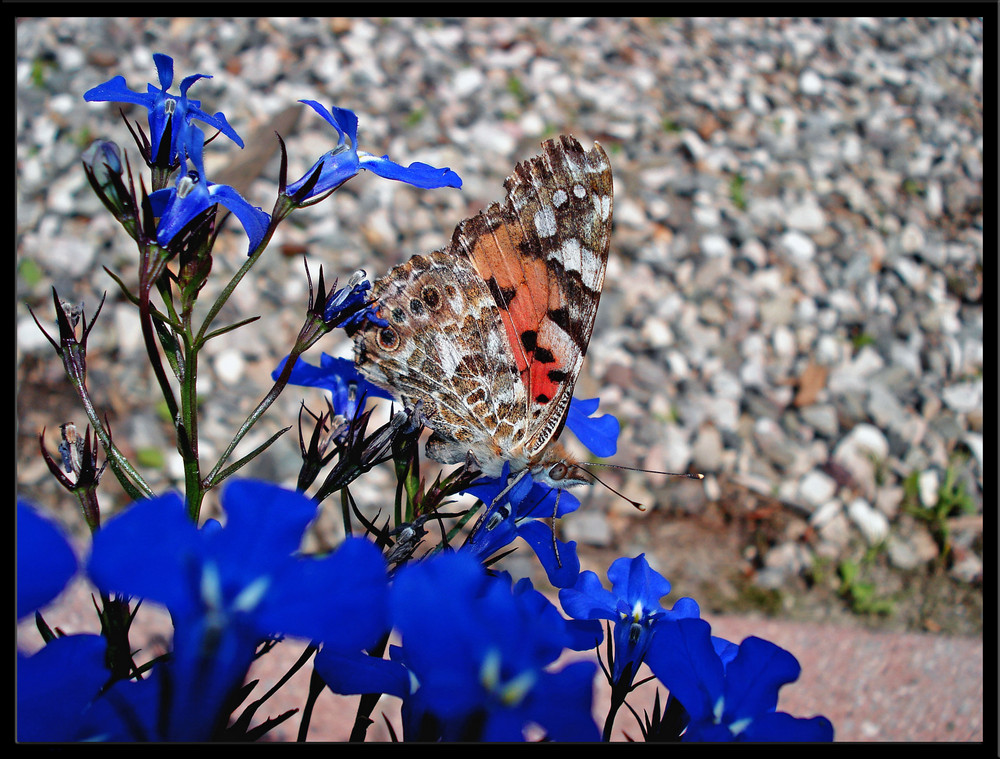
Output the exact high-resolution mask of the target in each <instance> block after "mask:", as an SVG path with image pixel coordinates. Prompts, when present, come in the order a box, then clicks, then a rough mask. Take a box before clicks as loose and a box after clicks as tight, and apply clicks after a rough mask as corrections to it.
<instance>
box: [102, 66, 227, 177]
mask: <svg viewBox="0 0 1000 759" xmlns="http://www.w3.org/2000/svg"><path fill="white" fill-rule="evenodd" d="M153 62H154V63H155V64H156V73H157V76H158V78H159V80H160V86H159V88H156V87H155V86H154V85H152V84H148V85H147V86H146V92H144V93H143V92H133V91H132V90H130V89H129V88H128V87H127V86H126V84H125V77H123V76H116V77H114V78H113V79H110V80H108V81H107V82H105V83H104V84H99V85H98V86H96V87H94V88H92V89H90V90H87V92H86V93H85V94H84V96H83V99H84V100H86V101H88V102H105V101H107V102H112V103H135V104H136V105H141V106H142V107H144V108H145V109H146V110H148V111H149V131H150V153H151V156H150V159H151V161H154V162H157V159H158V157H159V156H160V151H161V142H162V141H163V138H164V135H166V134H167V132H168V128H169V134H170V151H169V153H168V154H167V156H166V159H165V160H164V161H162V163H161V165H164V166H173V165H176V164H177V163H179V162H180V161H182V160H183V159H184V146H185V141H186V132H187V129H188V126H189V125H190V123H191V121H192V120H197V121H201V122H202V123H204V124H208V125H209V126H210V127H213V128H214V129H217V130H219V131H220V132H222V133H223V134H224V135H226V136H227V137H228V138H229V139H231V140H232V141H233V142H235V143H236V144H237V145H239V146H240V147H241V148H242V147H243V140H242V139H240V136H239V135H238V134H237V133H236V130H234V129H233V128H232V127H231V126H230V125H229V122H228V121H226V117H225V115H223V114H222V113H217V114H215V115H214V116H211V115H209V114H207V113H205V112H204V111H203V110H201V107H200V106H201V101H199V100H190V99H188V96H187V93H188V90H189V89H190V88H191V85H192V84H194V83H195V82H196V81H198V80H199V79H211V78H212V77H211V76H209V75H208V74H192V75H191V76H189V77H185V78H184V80H183V81H181V87H180V89H181V94H180V97H178V96H177V95H171V94H170V93H168V92H167V90H169V89H170V85H171V84H173V81H174V60H173V58H171V57H170V56H168V55H163V54H162V53H154V54H153Z"/></svg>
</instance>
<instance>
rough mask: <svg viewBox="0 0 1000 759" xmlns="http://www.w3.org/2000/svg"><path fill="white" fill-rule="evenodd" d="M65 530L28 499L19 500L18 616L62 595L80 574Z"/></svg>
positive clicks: (28, 612)
mask: <svg viewBox="0 0 1000 759" xmlns="http://www.w3.org/2000/svg"><path fill="white" fill-rule="evenodd" d="M76 568H77V562H76V555H75V554H74V553H73V549H72V548H71V547H70V545H69V543H68V542H67V541H66V537H65V536H64V535H63V533H62V531H61V530H60V529H59V528H58V527H57V526H56V525H55V524H53V523H52V522H51V521H49V520H48V519H46V518H45V517H43V516H42V515H41V514H39V513H38V512H37V511H35V509H34V508H33V507H32V506H30V505H29V504H27V503H25V502H24V501H18V502H17V618H18V619H21V618H23V617H26V616H27V615H29V614H31V613H32V612H34V611H35V610H36V609H40V608H42V607H43V606H45V605H46V604H47V603H49V602H50V601H51V600H52V599H54V598H55V597H56V596H58V595H59V594H60V593H61V592H62V590H63V588H65V587H66V584H67V583H68V582H69V581H70V580H71V579H72V577H73V575H75V574H76Z"/></svg>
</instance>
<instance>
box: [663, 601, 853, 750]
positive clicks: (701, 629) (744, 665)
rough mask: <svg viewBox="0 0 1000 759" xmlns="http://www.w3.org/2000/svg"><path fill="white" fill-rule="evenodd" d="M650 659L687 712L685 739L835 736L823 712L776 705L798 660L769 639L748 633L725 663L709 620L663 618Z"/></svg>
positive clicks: (792, 677)
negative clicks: (797, 713)
mask: <svg viewBox="0 0 1000 759" xmlns="http://www.w3.org/2000/svg"><path fill="white" fill-rule="evenodd" d="M722 648H723V650H725V649H726V648H727V646H722ZM646 663H647V664H648V665H649V668H650V669H651V670H652V671H653V674H655V675H656V676H657V678H658V679H659V680H660V681H661V682H662V683H663V684H664V685H665V686H666V687H667V688H668V689H669V691H670V695H671V697H673V698H676V699H677V700H678V701H679V702H680V703H681V705H682V706H683V707H684V709H685V711H686V712H687V714H688V717H689V721H688V725H687V729H686V730H685V732H684V735H683V739H684V740H685V741H713V742H717V741H753V742H761V741H832V740H833V725H831V724H830V721H829V720H828V719H826V717H812V718H810V719H803V718H797V717H792V716H791V715H789V714H785V713H784V712H778V711H776V708H777V705H778V689H779V688H781V686H782V685H784V684H786V683H790V682H794V681H795V680H796V679H798V676H799V672H800V667H799V663H798V661H796V659H795V657H794V656H792V655H791V654H790V653H789V652H788V651H785V650H784V649H782V648H780V647H778V646H776V645H775V644H773V643H771V642H769V641H766V640H761V639H760V638H754V637H750V638H747V639H746V640H744V641H743V643H741V644H740V646H739V648H738V650H737V652H736V655H735V657H733V658H732V659H731V660H729V661H728V663H726V661H725V660H724V658H723V656H722V655H720V653H719V645H718V644H717V643H716V642H715V641H714V640H713V639H712V637H711V628H710V627H709V625H708V623H707V622H705V621H704V620H700V619H680V620H674V621H668V622H665V623H663V624H662V625H660V626H658V628H657V632H656V636H655V638H654V640H653V644H652V646H651V647H650V650H649V652H648V654H647V656H646Z"/></svg>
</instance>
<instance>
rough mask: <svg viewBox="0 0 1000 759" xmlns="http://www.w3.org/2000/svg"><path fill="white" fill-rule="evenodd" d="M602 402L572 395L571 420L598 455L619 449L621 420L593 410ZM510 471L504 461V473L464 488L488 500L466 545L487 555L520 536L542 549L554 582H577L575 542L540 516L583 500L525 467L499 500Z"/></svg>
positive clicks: (561, 585) (565, 511)
mask: <svg viewBox="0 0 1000 759" xmlns="http://www.w3.org/2000/svg"><path fill="white" fill-rule="evenodd" d="M599 403H600V401H599V399H597V398H591V399H589V400H584V401H581V400H578V399H576V398H573V399H572V400H571V401H570V404H569V412H568V413H567V416H566V426H567V427H569V428H570V430H571V431H572V432H573V434H574V435H576V436H577V438H578V439H579V440H580V442H581V443H583V444H584V445H585V446H586V447H587V448H588V449H589V450H590V451H591V452H592V453H594V454H595V455H597V456H601V457H606V456H613V455H614V453H615V451H616V450H617V449H618V432H619V424H618V420H617V419H615V417H614V416H612V415H611V414H603V415H602V416H598V417H594V416H592V414H593V413H594V412H595V411H597V406H598V404H599ZM509 474H510V466H509V464H506V463H505V464H504V469H503V471H502V472H501V474H500V476H499V477H496V478H484V479H480V480H477V481H476V482H475V483H473V485H472V487H470V488H467V489H466V490H465V491H463V492H466V493H470V494H472V495H474V496H476V497H477V498H478V499H479V500H481V501H482V502H483V503H485V504H487V505H488V506H489V510H488V511H487V512H486V514H485V515H484V517H483V523H482V524H483V528H482V529H479V530H476V531H475V532H474V534H473V535H472V537H471V539H470V540H469V542H468V543H466V545H465V546H463V550H470V551H472V552H473V553H474V554H475V555H476V556H478V557H479V558H480V559H481V560H485V559H487V558H489V557H490V556H492V555H493V554H494V553H496V552H497V551H498V550H500V549H501V548H503V547H504V546H506V545H509V544H510V543H512V542H513V541H514V539H515V538H517V537H521V538H523V539H524V540H525V541H526V542H527V543H528V544H529V545H530V546H531V548H532V550H534V551H535V553H536V554H537V556H538V559H539V561H540V562H541V564H542V566H543V568H544V569H545V572H546V574H547V575H548V578H549V581H550V582H551V583H552V584H553V586H555V587H557V588H565V587H568V586H570V585H572V584H573V583H574V582H575V581H576V577H577V575H578V574H579V572H580V562H579V559H578V558H577V556H576V543H575V542H570V543H563V542H561V541H559V540H554V539H553V534H552V530H551V528H550V527H549V526H548V525H546V524H545V523H543V522H540V521H538V520H540V519H548V518H551V517H552V516H553V515H555V516H556V517H557V518H558V517H561V516H563V515H564V514H569V513H570V512H573V511H576V510H577V509H578V508H579V507H580V500H579V499H578V498H577V497H576V496H574V495H573V494H572V493H570V492H569V491H568V490H555V489H552V488H550V487H548V486H547V485H544V484H542V483H537V482H535V481H534V480H533V479H532V478H531V474H530V473H529V472H525V473H524V474H523V475H522V476H521V479H520V480H519V481H518V482H517V484H516V485H515V486H514V487H513V488H512V489H511V490H510V491H509V492H508V493H507V494H506V496H505V497H504V498H503V499H501V500H500V501H499V502H494V501H495V499H496V498H497V496H499V495H500V494H501V493H503V492H504V491H505V490H506V488H507V482H508V476H509Z"/></svg>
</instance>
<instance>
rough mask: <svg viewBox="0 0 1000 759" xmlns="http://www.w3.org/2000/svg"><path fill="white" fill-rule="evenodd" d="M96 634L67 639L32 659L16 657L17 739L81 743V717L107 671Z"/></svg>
mask: <svg viewBox="0 0 1000 759" xmlns="http://www.w3.org/2000/svg"><path fill="white" fill-rule="evenodd" d="M106 648H107V646H106V643H105V640H104V638H102V637H101V636H100V635H66V636H64V637H59V638H55V639H53V640H51V641H50V642H49V643H48V644H46V646H45V647H44V648H42V649H41V650H39V651H38V652H37V653H35V654H34V655H32V656H24V655H23V654H21V653H20V652H18V654H17V709H16V713H17V740H18V741H20V742H27V741H45V742H47V743H51V742H62V741H73V740H77V739H79V738H80V737H81V736H80V730H81V724H82V722H83V714H84V712H85V711H86V709H87V707H88V706H89V705H90V703H91V702H92V701H93V700H94V699H95V698H97V694H98V693H100V690H101V688H102V687H104V684H105V683H107V681H108V678H109V677H110V676H111V673H110V672H109V671H108V669H107V667H106V666H105V664H104V656H105V650H106Z"/></svg>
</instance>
